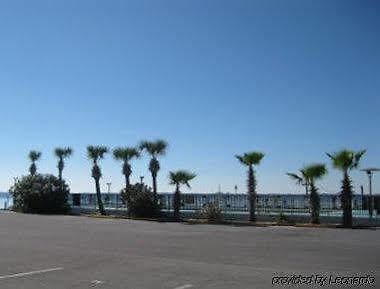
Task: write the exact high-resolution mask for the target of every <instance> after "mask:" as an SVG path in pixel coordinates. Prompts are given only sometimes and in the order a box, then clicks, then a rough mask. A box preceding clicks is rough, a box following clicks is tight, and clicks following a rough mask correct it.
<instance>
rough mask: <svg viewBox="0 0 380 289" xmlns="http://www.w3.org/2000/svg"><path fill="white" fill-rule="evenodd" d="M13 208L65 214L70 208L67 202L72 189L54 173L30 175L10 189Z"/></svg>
mask: <svg viewBox="0 0 380 289" xmlns="http://www.w3.org/2000/svg"><path fill="white" fill-rule="evenodd" d="M10 193H11V195H12V196H13V209H14V210H15V211H20V212H23V213H37V214H64V213H67V212H68V211H69V209H70V206H69V204H68V203H67V201H68V197H69V193H70V189H69V187H68V185H67V184H66V183H65V181H62V182H61V181H60V180H59V179H58V178H57V177H55V176H53V175H41V174H38V175H34V176H31V175H28V176H23V177H22V178H21V180H19V181H18V182H16V184H15V185H14V186H13V187H12V188H11V189H10Z"/></svg>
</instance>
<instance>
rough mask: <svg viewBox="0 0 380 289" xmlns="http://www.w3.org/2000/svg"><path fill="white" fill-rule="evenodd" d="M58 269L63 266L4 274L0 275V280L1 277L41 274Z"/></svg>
mask: <svg viewBox="0 0 380 289" xmlns="http://www.w3.org/2000/svg"><path fill="white" fill-rule="evenodd" d="M60 270H63V268H62V267H57V268H49V269H44V270H38V271H31V272H25V273H17V274H11V275H4V276H0V280H1V279H9V278H18V277H24V276H30V275H36V274H43V273H48V272H53V271H60Z"/></svg>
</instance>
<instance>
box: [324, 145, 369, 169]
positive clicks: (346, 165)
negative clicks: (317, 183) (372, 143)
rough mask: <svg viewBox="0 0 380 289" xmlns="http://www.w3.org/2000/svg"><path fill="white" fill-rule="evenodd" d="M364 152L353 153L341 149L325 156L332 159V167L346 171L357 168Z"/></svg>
mask: <svg viewBox="0 0 380 289" xmlns="http://www.w3.org/2000/svg"><path fill="white" fill-rule="evenodd" d="M365 152H366V151H365V150H361V151H358V152H354V151H351V150H347V149H343V150H341V151H338V152H335V153H333V154H327V156H329V157H330V158H331V159H332V163H333V166H334V167H335V168H337V169H339V170H342V171H348V170H351V169H354V168H357V167H358V166H359V162H360V159H361V158H362V156H363V155H364V154H365Z"/></svg>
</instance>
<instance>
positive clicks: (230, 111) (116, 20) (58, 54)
mask: <svg viewBox="0 0 380 289" xmlns="http://www.w3.org/2000/svg"><path fill="white" fill-rule="evenodd" d="M379 33H380V2H379V1H372V0H360V1H359V0H357V1H348V0H342V1H317V0H313V1H311V0H299V1H280V0H277V1H271V0H261V1H255V0H247V1H239V0H230V1H222V0H213V1H210V0H191V1H190V0H187V1H186V0H183V1H179V0H172V1H165V0H160V1H157V0H150V1H146V0H135V1H129V0H123V1H117V0H111V1H110V0H103V1H95V0H88V1H87V0H62V1H59V0H55V1H50V0H46V1H40V0H34V1H29V0H25V1H19V0H3V1H1V2H0V109H1V116H2V121H1V122H0V132H1V136H2V137H1V141H0V154H1V155H0V160H1V161H0V190H2V191H4V190H8V188H9V186H10V185H11V183H12V178H13V177H14V176H19V175H21V174H26V173H27V168H28V166H29V162H28V160H27V153H28V151H29V150H30V149H38V150H41V151H42V152H43V157H42V159H41V161H40V162H39V163H38V168H39V171H40V172H44V173H47V172H53V173H56V160H55V158H54V156H53V154H52V151H53V149H54V147H56V146H62V145H69V146H72V147H73V148H74V150H75V154H74V156H73V157H72V158H71V159H69V160H68V161H67V164H66V169H65V171H64V176H65V177H66V178H67V179H68V180H69V181H70V184H71V188H72V191H75V192H77V191H94V185H93V182H92V179H91V178H90V162H89V161H88V160H87V159H86V149H85V148H86V146H87V145H88V144H104V145H108V146H111V147H115V146H119V145H134V144H136V143H137V142H138V141H139V140H141V139H155V138H158V137H160V138H164V139H166V140H167V141H168V142H169V144H170V147H169V150H168V153H167V156H165V157H164V158H162V160H161V166H162V170H161V171H160V173H159V190H160V191H169V190H172V188H171V187H170V186H169V185H168V179H167V175H168V172H169V170H175V169H189V170H192V171H195V172H196V173H197V174H198V177H197V178H196V180H195V181H194V182H193V188H192V191H195V192H212V191H216V190H217V189H218V184H220V185H221V187H222V190H223V191H233V188H234V185H235V184H236V185H238V188H239V189H238V190H239V191H244V190H245V178H246V173H245V168H244V167H242V166H241V165H240V164H239V163H238V162H237V160H236V159H234V154H236V153H242V152H245V151H249V150H259V151H263V152H265V153H266V156H265V158H264V159H263V161H262V164H261V165H260V166H259V167H258V168H257V177H258V183H259V184H258V190H259V192H269V193H277V192H278V193H283V192H288V193H294V192H303V189H302V188H300V187H297V186H295V185H294V184H293V183H292V182H291V181H290V180H289V179H288V177H287V176H285V172H287V171H296V170H297V169H299V168H300V167H302V166H303V165H304V164H307V163H310V162H326V163H328V164H329V168H330V173H329V176H328V177H326V178H325V179H324V180H322V181H321V182H320V183H319V184H320V186H321V187H322V189H324V190H327V191H329V192H337V191H338V189H339V186H340V179H341V175H340V173H338V172H336V171H335V170H334V169H332V168H331V165H330V163H329V160H328V159H327V158H326V157H325V152H333V151H336V150H339V149H341V148H349V149H355V150H356V149H362V148H366V149H368V153H367V154H366V156H365V157H364V159H363V162H362V166H380V133H379V132H380V130H379V125H380V34H379ZM147 163H148V159H147V158H146V157H145V158H143V159H141V160H138V161H135V162H133V168H134V176H133V180H134V181H137V179H138V176H140V175H145V176H146V177H147V178H148V177H149V174H148V173H149V172H148V171H147ZM101 164H102V169H103V174H104V177H103V180H102V182H103V183H102V187H103V188H104V189H105V187H106V186H105V183H106V182H108V181H110V182H112V190H119V189H120V188H121V186H122V183H123V178H122V175H121V173H120V170H121V164H119V163H117V162H116V161H114V160H113V159H112V157H111V155H108V156H107V158H106V159H105V160H104V161H102V163H101ZM352 176H353V178H354V181H355V187H356V189H357V187H358V185H360V184H363V185H365V189H367V188H366V186H367V179H366V177H365V175H364V174H363V173H361V172H360V173H359V172H357V173H353V174H352ZM149 182H150V178H149ZM374 185H375V191H377V193H380V174H378V175H377V176H376V177H375V180H374ZM357 191H358V190H357Z"/></svg>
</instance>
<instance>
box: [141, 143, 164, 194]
mask: <svg viewBox="0 0 380 289" xmlns="http://www.w3.org/2000/svg"><path fill="white" fill-rule="evenodd" d="M167 147H168V143H167V142H166V141H164V140H161V139H158V140H155V141H153V142H150V141H142V142H141V143H140V146H139V148H140V150H141V151H144V150H145V151H147V152H148V154H149V155H150V157H151V160H150V162H149V171H150V172H151V174H152V181H153V193H155V194H157V173H158V171H159V170H160V162H159V161H158V159H157V158H158V156H162V155H165V153H166V149H167Z"/></svg>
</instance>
